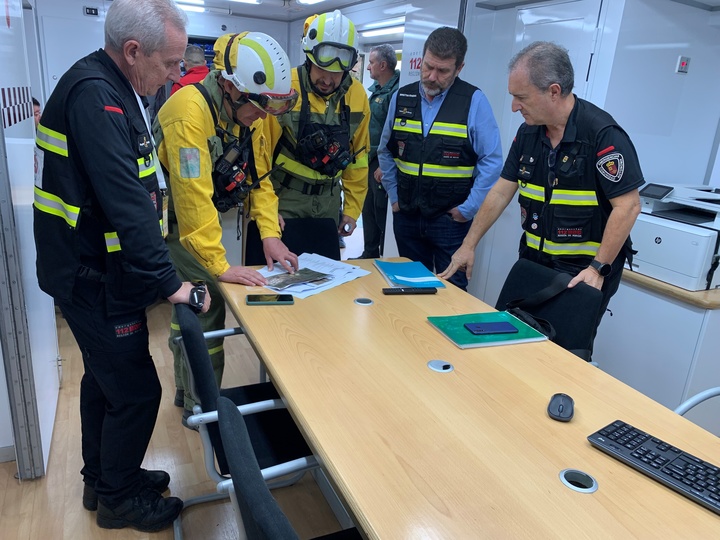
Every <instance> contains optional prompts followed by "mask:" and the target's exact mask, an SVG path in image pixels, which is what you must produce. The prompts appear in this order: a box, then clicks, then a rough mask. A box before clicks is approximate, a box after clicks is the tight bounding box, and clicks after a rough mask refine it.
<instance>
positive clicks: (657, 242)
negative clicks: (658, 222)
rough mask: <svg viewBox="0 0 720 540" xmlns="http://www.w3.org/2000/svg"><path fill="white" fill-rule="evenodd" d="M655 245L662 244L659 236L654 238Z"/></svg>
mask: <svg viewBox="0 0 720 540" xmlns="http://www.w3.org/2000/svg"><path fill="white" fill-rule="evenodd" d="M655 243H656V244H662V238H660V237H659V236H656V237H655Z"/></svg>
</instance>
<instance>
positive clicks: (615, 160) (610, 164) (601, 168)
mask: <svg viewBox="0 0 720 540" xmlns="http://www.w3.org/2000/svg"><path fill="white" fill-rule="evenodd" d="M595 168H597V170H598V172H599V173H600V174H601V175H603V176H604V177H605V178H607V179H608V180H610V181H611V182H619V181H620V180H621V179H622V176H623V172H625V160H624V159H623V155H622V154H620V153H619V152H613V153H612V154H607V155H604V156H602V157H601V158H600V159H598V160H597V162H596V163H595Z"/></svg>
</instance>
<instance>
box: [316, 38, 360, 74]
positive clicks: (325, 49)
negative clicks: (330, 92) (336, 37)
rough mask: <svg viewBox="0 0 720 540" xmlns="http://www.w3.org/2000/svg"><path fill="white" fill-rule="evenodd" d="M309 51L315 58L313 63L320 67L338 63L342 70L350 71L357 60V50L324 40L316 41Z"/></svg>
mask: <svg viewBox="0 0 720 540" xmlns="http://www.w3.org/2000/svg"><path fill="white" fill-rule="evenodd" d="M305 52H306V53H308V52H310V53H312V55H313V58H314V59H315V64H316V65H318V66H320V67H321V68H327V67H330V66H332V65H333V64H334V63H335V62H337V63H338V65H339V66H340V68H341V69H342V70H343V71H350V70H351V69H352V68H353V66H354V65H355V64H356V62H357V60H358V53H357V50H356V49H354V48H353V47H348V46H347V45H342V44H340V43H332V42H327V41H326V42H324V43H318V44H317V45H315V46H314V47H313V49H312V51H305Z"/></svg>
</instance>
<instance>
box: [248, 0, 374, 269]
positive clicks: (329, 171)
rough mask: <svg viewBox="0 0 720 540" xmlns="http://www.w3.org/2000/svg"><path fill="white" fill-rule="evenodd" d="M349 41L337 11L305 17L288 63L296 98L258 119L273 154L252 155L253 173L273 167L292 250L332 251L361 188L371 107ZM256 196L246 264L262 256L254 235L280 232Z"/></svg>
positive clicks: (354, 212)
mask: <svg viewBox="0 0 720 540" xmlns="http://www.w3.org/2000/svg"><path fill="white" fill-rule="evenodd" d="M356 43H357V32H356V30H355V25H354V24H353V23H352V21H351V20H350V19H348V18H347V17H345V16H344V15H342V14H341V13H340V11H338V10H336V11H334V12H332V13H324V14H322V15H319V16H318V15H313V16H312V17H310V18H308V19H307V20H306V21H305V27H304V35H303V39H302V45H303V50H304V51H305V54H306V56H307V59H306V61H305V63H304V65H302V66H299V67H297V68H294V69H293V70H292V86H293V88H294V89H295V90H296V91H297V92H298V93H299V94H300V99H299V100H298V103H297V104H295V107H294V108H293V109H292V111H290V112H289V113H288V114H285V115H283V116H279V117H269V118H268V119H267V120H266V121H265V122H263V133H264V135H265V138H266V142H267V144H268V149H269V150H268V152H269V153H271V154H272V156H271V157H272V162H271V163H267V164H262V163H258V173H259V174H261V175H262V174H264V173H265V172H267V171H269V170H270V168H271V167H275V169H274V170H273V172H272V174H271V175H270V177H271V179H272V184H273V188H274V190H275V194H276V195H277V200H278V212H279V214H280V216H281V219H282V220H284V223H285V229H284V234H283V240H284V241H285V243H286V244H287V245H288V247H289V248H290V249H292V250H293V251H295V252H296V253H298V254H300V253H302V252H304V251H305V252H314V253H319V254H322V255H325V256H328V257H332V258H335V259H339V258H340V250H339V247H338V239H337V236H338V233H339V234H340V235H341V236H349V235H350V234H352V232H353V231H354V230H355V227H356V220H357V219H358V217H359V216H360V213H361V211H362V206H363V201H364V200H365V195H366V193H367V168H368V158H367V156H368V152H369V150H370V139H369V128H368V125H369V121H370V108H369V105H368V99H367V94H366V92H365V89H364V88H363V86H362V84H360V82H358V81H356V80H355V79H354V78H352V77H351V76H350V73H349V72H350V70H351V69H352V68H353V66H354V65H355V63H356V62H357V58H358V53H357V49H356V48H355V47H356ZM341 193H342V196H343V198H344V203H343V201H342V200H341ZM263 197H265V193H264V192H257V193H256V192H252V193H251V194H250V202H251V205H250V217H251V218H252V219H254V222H251V224H250V227H249V228H248V233H247V239H246V240H247V246H246V259H245V261H246V263H247V264H261V263H262V262H263V261H262V253H261V249H260V246H261V244H260V240H259V239H260V238H261V239H262V242H263V244H264V243H265V242H266V241H267V239H268V238H272V237H274V236H276V235H279V233H280V228H279V227H278V225H277V219H278V218H277V215H276V213H275V212H273V207H272V206H271V205H269V204H262V202H261V199H262V198H263ZM341 205H342V214H340V210H341ZM340 215H341V216H342V217H339V216H340ZM273 221H275V222H273ZM271 223H272V225H271Z"/></svg>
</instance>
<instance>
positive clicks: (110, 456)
mask: <svg viewBox="0 0 720 540" xmlns="http://www.w3.org/2000/svg"><path fill="white" fill-rule="evenodd" d="M104 296H105V291H104V286H103V285H102V284H101V283H98V282H93V281H86V280H81V279H78V282H77V284H76V286H75V288H74V289H73V304H69V303H65V302H59V303H58V305H59V307H60V310H61V311H62V314H63V316H64V317H65V320H66V321H67V323H68V325H69V327H70V330H72V333H73V335H74V336H75V340H76V341H77V343H78V346H79V347H80V352H81V353H82V358H83V365H84V368H85V373H84V375H83V378H82V381H81V383H80V419H81V427H82V457H83V462H84V466H83V468H82V470H81V474H82V475H83V480H84V482H85V483H86V484H89V485H92V486H94V487H95V490H96V492H97V495H98V498H99V499H100V501H101V502H102V503H103V504H104V505H106V506H108V507H110V508H113V507H115V506H117V505H118V504H119V503H120V502H122V501H123V500H124V499H126V498H128V497H131V496H133V495H135V494H136V493H138V492H139V491H140V489H141V488H142V484H141V475H140V465H141V463H142V461H143V458H144V457H145V452H146V450H147V447H148V444H149V443H150V437H151V435H152V432H153V429H154V427H155V420H156V419H157V413H158V409H159V407H160V396H161V393H162V389H161V387H160V381H159V379H158V376H157V372H156V370H155V364H154V363H153V360H152V357H151V356H150V350H149V343H148V328H147V318H146V315H145V309H144V308H142V309H138V310H137V311H134V312H132V313H128V314H125V315H120V316H113V317H109V316H107V315H106V310H105V301H104Z"/></svg>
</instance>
